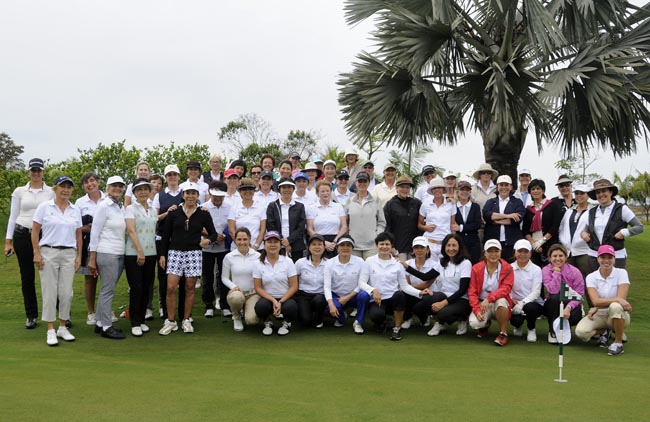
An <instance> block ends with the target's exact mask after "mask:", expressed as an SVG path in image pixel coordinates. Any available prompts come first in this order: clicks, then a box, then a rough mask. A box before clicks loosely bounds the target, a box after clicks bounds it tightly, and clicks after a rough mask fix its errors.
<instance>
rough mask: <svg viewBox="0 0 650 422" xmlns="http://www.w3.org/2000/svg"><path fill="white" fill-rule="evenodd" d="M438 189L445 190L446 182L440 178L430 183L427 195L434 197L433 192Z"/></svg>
mask: <svg viewBox="0 0 650 422" xmlns="http://www.w3.org/2000/svg"><path fill="white" fill-rule="evenodd" d="M437 188H443V189H444V188H445V182H444V180H442V179H441V178H439V177H436V178H435V179H431V182H429V188H428V189H427V193H428V194H429V195H433V190H434V189H437Z"/></svg>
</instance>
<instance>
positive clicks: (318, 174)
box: [302, 163, 323, 179]
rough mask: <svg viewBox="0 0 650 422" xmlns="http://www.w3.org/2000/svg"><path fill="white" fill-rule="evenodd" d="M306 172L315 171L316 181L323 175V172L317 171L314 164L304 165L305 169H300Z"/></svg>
mask: <svg viewBox="0 0 650 422" xmlns="http://www.w3.org/2000/svg"><path fill="white" fill-rule="evenodd" d="M307 170H309V171H315V172H316V179H318V178H319V177H320V176H321V174H323V170H321V169H319V168H318V166H317V165H316V163H307V164H306V165H305V168H304V169H302V171H304V172H307Z"/></svg>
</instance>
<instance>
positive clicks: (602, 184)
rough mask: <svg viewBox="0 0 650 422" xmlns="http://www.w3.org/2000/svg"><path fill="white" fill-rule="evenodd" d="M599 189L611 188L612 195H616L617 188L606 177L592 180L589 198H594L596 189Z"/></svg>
mask: <svg viewBox="0 0 650 422" xmlns="http://www.w3.org/2000/svg"><path fill="white" fill-rule="evenodd" d="M599 189H611V190H612V196H616V195H618V188H617V187H616V186H614V185H613V184H612V182H610V181H609V180H607V179H598V180H596V181H595V182H594V188H593V189H592V190H590V191H589V197H590V198H591V199H596V191H597V190H599Z"/></svg>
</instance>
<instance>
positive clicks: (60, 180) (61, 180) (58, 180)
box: [54, 176, 74, 186]
mask: <svg viewBox="0 0 650 422" xmlns="http://www.w3.org/2000/svg"><path fill="white" fill-rule="evenodd" d="M64 183H70V184H71V185H72V186H74V182H73V181H72V179H71V178H69V177H68V176H59V177H57V178H56V179H54V184H55V185H56V186H59V185H62V184H64Z"/></svg>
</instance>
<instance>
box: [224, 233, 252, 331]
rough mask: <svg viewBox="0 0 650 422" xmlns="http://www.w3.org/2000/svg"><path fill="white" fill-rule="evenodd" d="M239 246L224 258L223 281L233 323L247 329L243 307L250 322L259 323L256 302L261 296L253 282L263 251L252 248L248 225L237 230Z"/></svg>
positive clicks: (236, 241) (236, 236) (235, 327)
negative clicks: (254, 272)
mask: <svg viewBox="0 0 650 422" xmlns="http://www.w3.org/2000/svg"><path fill="white" fill-rule="evenodd" d="M235 245H237V249H235V250H234V251H232V252H230V253H229V254H228V255H226V257H225V258H224V259H223V272H222V273H221V281H222V282H223V285H224V286H226V287H227V288H228V289H230V290H229V291H228V296H227V298H226V299H227V300H228V305H229V307H230V310H231V311H232V322H233V328H234V330H235V331H243V330H244V324H243V323H242V310H243V311H244V319H245V321H246V325H256V324H259V322H260V321H259V319H258V318H257V314H255V304H256V303H257V301H258V300H259V299H260V297H259V295H258V294H256V293H255V285H254V284H253V268H254V267H255V263H256V262H257V261H258V259H259V257H260V253H259V252H257V251H256V250H254V249H253V248H251V232H250V230H248V229H247V228H246V227H239V228H238V229H237V230H235Z"/></svg>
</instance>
